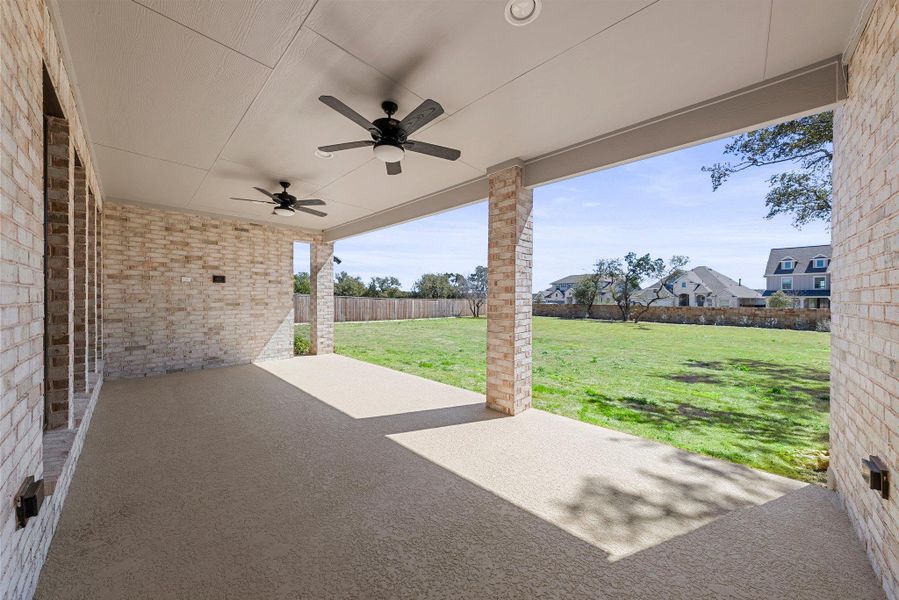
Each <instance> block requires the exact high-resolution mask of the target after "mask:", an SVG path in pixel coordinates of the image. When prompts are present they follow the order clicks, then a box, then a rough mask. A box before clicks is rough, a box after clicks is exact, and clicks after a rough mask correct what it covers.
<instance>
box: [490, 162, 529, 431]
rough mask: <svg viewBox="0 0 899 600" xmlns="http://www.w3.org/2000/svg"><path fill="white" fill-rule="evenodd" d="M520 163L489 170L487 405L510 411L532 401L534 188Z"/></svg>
mask: <svg viewBox="0 0 899 600" xmlns="http://www.w3.org/2000/svg"><path fill="white" fill-rule="evenodd" d="M522 174H523V169H522V167H521V166H519V165H513V166H510V167H506V168H502V169H501V170H497V171H493V172H491V173H490V174H489V199H488V205H489V206H488V216H487V219H488V220H487V222H488V230H487V236H488V242H487V247H488V253H487V281H488V285H487V406H488V408H492V409H493V410H497V411H499V412H502V413H506V414H509V415H516V414H518V413H520V412H522V411H525V410H527V409H528V408H530V407H531V268H532V254H533V239H532V230H531V229H532V221H531V212H532V208H533V192H532V191H531V190H529V189H527V188H525V187H524V185H523V183H522Z"/></svg>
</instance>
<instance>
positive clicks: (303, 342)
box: [293, 331, 309, 356]
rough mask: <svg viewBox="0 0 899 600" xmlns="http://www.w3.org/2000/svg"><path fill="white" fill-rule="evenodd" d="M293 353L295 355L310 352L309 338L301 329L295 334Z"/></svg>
mask: <svg viewBox="0 0 899 600" xmlns="http://www.w3.org/2000/svg"><path fill="white" fill-rule="evenodd" d="M293 353H294V356H302V355H303V354H309V338H308V337H306V336H305V335H304V333H303V332H301V331H297V332H295V333H294V334H293Z"/></svg>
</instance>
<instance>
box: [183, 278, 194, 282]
mask: <svg viewBox="0 0 899 600" xmlns="http://www.w3.org/2000/svg"><path fill="white" fill-rule="evenodd" d="M193 280H194V279H193V277H182V278H181V283H190V282H191V281H193Z"/></svg>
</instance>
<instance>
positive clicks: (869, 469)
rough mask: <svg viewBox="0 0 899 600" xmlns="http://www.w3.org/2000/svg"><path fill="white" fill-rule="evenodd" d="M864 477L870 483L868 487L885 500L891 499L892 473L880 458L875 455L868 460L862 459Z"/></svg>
mask: <svg viewBox="0 0 899 600" xmlns="http://www.w3.org/2000/svg"><path fill="white" fill-rule="evenodd" d="M862 476H863V477H864V478H865V480H866V481H867V482H868V487H870V488H871V489H872V490H875V491H876V492H878V493H879V494H880V497H881V498H883V499H884V500H888V499H889V497H890V471H889V469H887V466H886V464H884V462H883V460H881V458H880V457H879V456H874V455H873V454H872V455H871V456H869V457H868V458H867V459H862Z"/></svg>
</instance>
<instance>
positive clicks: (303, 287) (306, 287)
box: [293, 271, 312, 294]
mask: <svg viewBox="0 0 899 600" xmlns="http://www.w3.org/2000/svg"><path fill="white" fill-rule="evenodd" d="M311 292H312V282H311V281H310V280H309V273H307V272H306V271H302V272H300V273H295V274H294V276H293V293H294V294H309V293H311Z"/></svg>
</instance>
